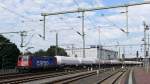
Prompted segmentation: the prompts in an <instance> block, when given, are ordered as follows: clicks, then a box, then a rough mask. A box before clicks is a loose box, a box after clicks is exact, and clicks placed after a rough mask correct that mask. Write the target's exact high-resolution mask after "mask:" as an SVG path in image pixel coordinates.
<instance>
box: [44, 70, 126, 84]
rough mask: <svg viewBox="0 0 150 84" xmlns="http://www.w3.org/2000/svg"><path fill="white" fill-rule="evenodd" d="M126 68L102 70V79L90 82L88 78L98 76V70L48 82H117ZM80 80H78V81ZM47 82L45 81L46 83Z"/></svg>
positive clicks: (57, 83) (112, 83)
mask: <svg viewBox="0 0 150 84" xmlns="http://www.w3.org/2000/svg"><path fill="white" fill-rule="evenodd" d="M125 71H126V70H122V69H118V70H116V71H111V70H110V71H101V72H100V75H102V77H104V78H102V79H101V80H99V81H94V78H93V81H92V82H91V83H88V78H90V77H92V76H95V77H98V76H96V75H97V73H96V71H93V72H90V73H85V74H80V75H74V76H70V77H67V76H66V77H65V78H61V79H55V80H52V81H49V82H47V83H46V84H84V83H85V84H116V82H118V80H119V79H120V77H121V76H122V75H123V74H124V73H125ZM83 80H86V81H87V82H83ZM77 81H78V82H77ZM44 84H45V83H44Z"/></svg>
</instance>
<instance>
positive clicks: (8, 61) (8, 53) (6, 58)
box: [0, 35, 20, 68]
mask: <svg viewBox="0 0 150 84" xmlns="http://www.w3.org/2000/svg"><path fill="white" fill-rule="evenodd" d="M19 54H20V51H19V49H18V48H17V46H16V45H15V44H14V43H12V42H10V41H9V39H7V38H5V37H4V36H2V35H0V64H1V65H0V68H14V67H15V66H16V63H17V59H18V56H19Z"/></svg>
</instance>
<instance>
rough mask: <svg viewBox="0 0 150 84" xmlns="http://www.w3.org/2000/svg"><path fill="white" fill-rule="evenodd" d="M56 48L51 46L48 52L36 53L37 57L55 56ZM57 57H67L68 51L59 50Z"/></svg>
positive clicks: (40, 51)
mask: <svg viewBox="0 0 150 84" xmlns="http://www.w3.org/2000/svg"><path fill="white" fill-rule="evenodd" d="M55 51H56V46H50V48H48V49H47V51H44V50H39V51H37V52H35V53H34V55H36V56H55ZM57 55H62V56H67V53H66V51H65V50H64V49H63V48H60V47H58V48H57Z"/></svg>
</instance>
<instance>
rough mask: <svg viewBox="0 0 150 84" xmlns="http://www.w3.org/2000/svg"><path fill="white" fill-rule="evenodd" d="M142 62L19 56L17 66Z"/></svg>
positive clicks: (135, 63) (23, 68) (22, 68)
mask: <svg viewBox="0 0 150 84" xmlns="http://www.w3.org/2000/svg"><path fill="white" fill-rule="evenodd" d="M140 64H142V62H137V61H124V62H121V61H119V60H100V59H96V58H76V57H66V56H54V57H52V56H30V55H29V56H19V57H18V62H17V68H18V69H19V70H35V69H36V70H37V69H56V68H57V69H58V68H61V69H63V68H66V67H69V68H87V67H88V68H89V67H98V66H99V65H101V66H103V67H106V66H107V67H110V66H121V65H140Z"/></svg>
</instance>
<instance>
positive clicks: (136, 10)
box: [0, 0, 150, 52]
mask: <svg viewBox="0 0 150 84" xmlns="http://www.w3.org/2000/svg"><path fill="white" fill-rule="evenodd" d="M77 1H78V4H79V7H80V8H92V7H97V6H100V7H102V6H105V5H104V4H103V3H102V2H101V1H99V0H93V1H92V4H91V3H90V1H89V0H86V1H85V0H77ZM0 2H1V4H0V6H3V7H6V8H8V9H10V10H12V11H14V12H15V13H16V14H19V15H16V14H14V13H11V12H10V11H8V10H7V9H4V8H0V12H1V14H0V23H1V25H0V28H1V29H0V32H6V31H21V30H32V29H34V31H30V32H28V33H27V34H28V36H27V37H25V43H27V42H28V40H29V39H30V38H31V36H32V35H33V34H35V35H34V37H33V38H32V39H31V42H30V43H29V45H28V47H30V46H32V47H34V48H33V49H31V51H32V52H34V51H37V50H39V49H45V50H46V49H47V48H48V47H49V46H50V45H55V32H49V31H50V30H58V29H65V28H66V29H67V28H74V29H75V30H71V31H70V30H69V31H61V32H59V45H61V44H70V43H73V44H76V46H77V47H82V37H81V36H80V35H78V34H77V33H76V31H78V32H81V31H82V28H81V27H82V22H81V18H78V16H81V13H76V14H64V15H57V16H47V17H46V40H43V39H42V38H40V37H39V34H41V35H43V22H42V21H39V20H40V19H43V17H42V16H41V15H40V14H41V13H42V12H47V13H51V12H58V11H68V10H75V9H77V8H79V7H78V6H77V5H76V4H75V3H74V2H73V0H12V1H10V0H1V1H0ZM149 10H150V7H149V5H142V6H135V7H129V32H130V34H129V35H130V37H131V38H130V39H126V40H127V41H125V38H126V34H124V33H123V32H121V31H120V29H119V28H123V29H126V27H125V26H126V17H125V14H120V12H122V11H125V9H124V8H119V9H112V10H106V11H93V12H86V13H85V33H86V36H85V37H86V45H89V44H98V39H99V38H98V32H97V30H96V28H97V26H103V25H105V26H110V25H111V26H112V27H109V28H107V27H102V29H101V42H102V43H105V44H115V43H116V41H120V43H124V44H129V43H140V39H141V38H142V34H143V26H142V21H143V19H144V20H145V21H146V22H147V23H149V22H150V20H149V17H150V15H149ZM102 13H106V15H107V13H109V14H108V16H106V18H107V19H108V20H110V21H111V22H110V21H108V20H107V19H106V18H104V17H102V16H100V14H102ZM20 15H22V16H24V17H25V18H23V17H21V16H20ZM88 18H90V19H88ZM22 21H24V22H23V23H22ZM113 24H116V25H117V26H118V28H116V27H115V26H114V25H113ZM89 29H91V30H89ZM5 36H6V37H8V38H9V39H10V40H11V41H12V42H14V43H16V44H17V46H18V47H19V48H20V36H19V34H9V35H5ZM136 37H137V38H136ZM135 38H136V39H135ZM20 49H21V48H20Z"/></svg>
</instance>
